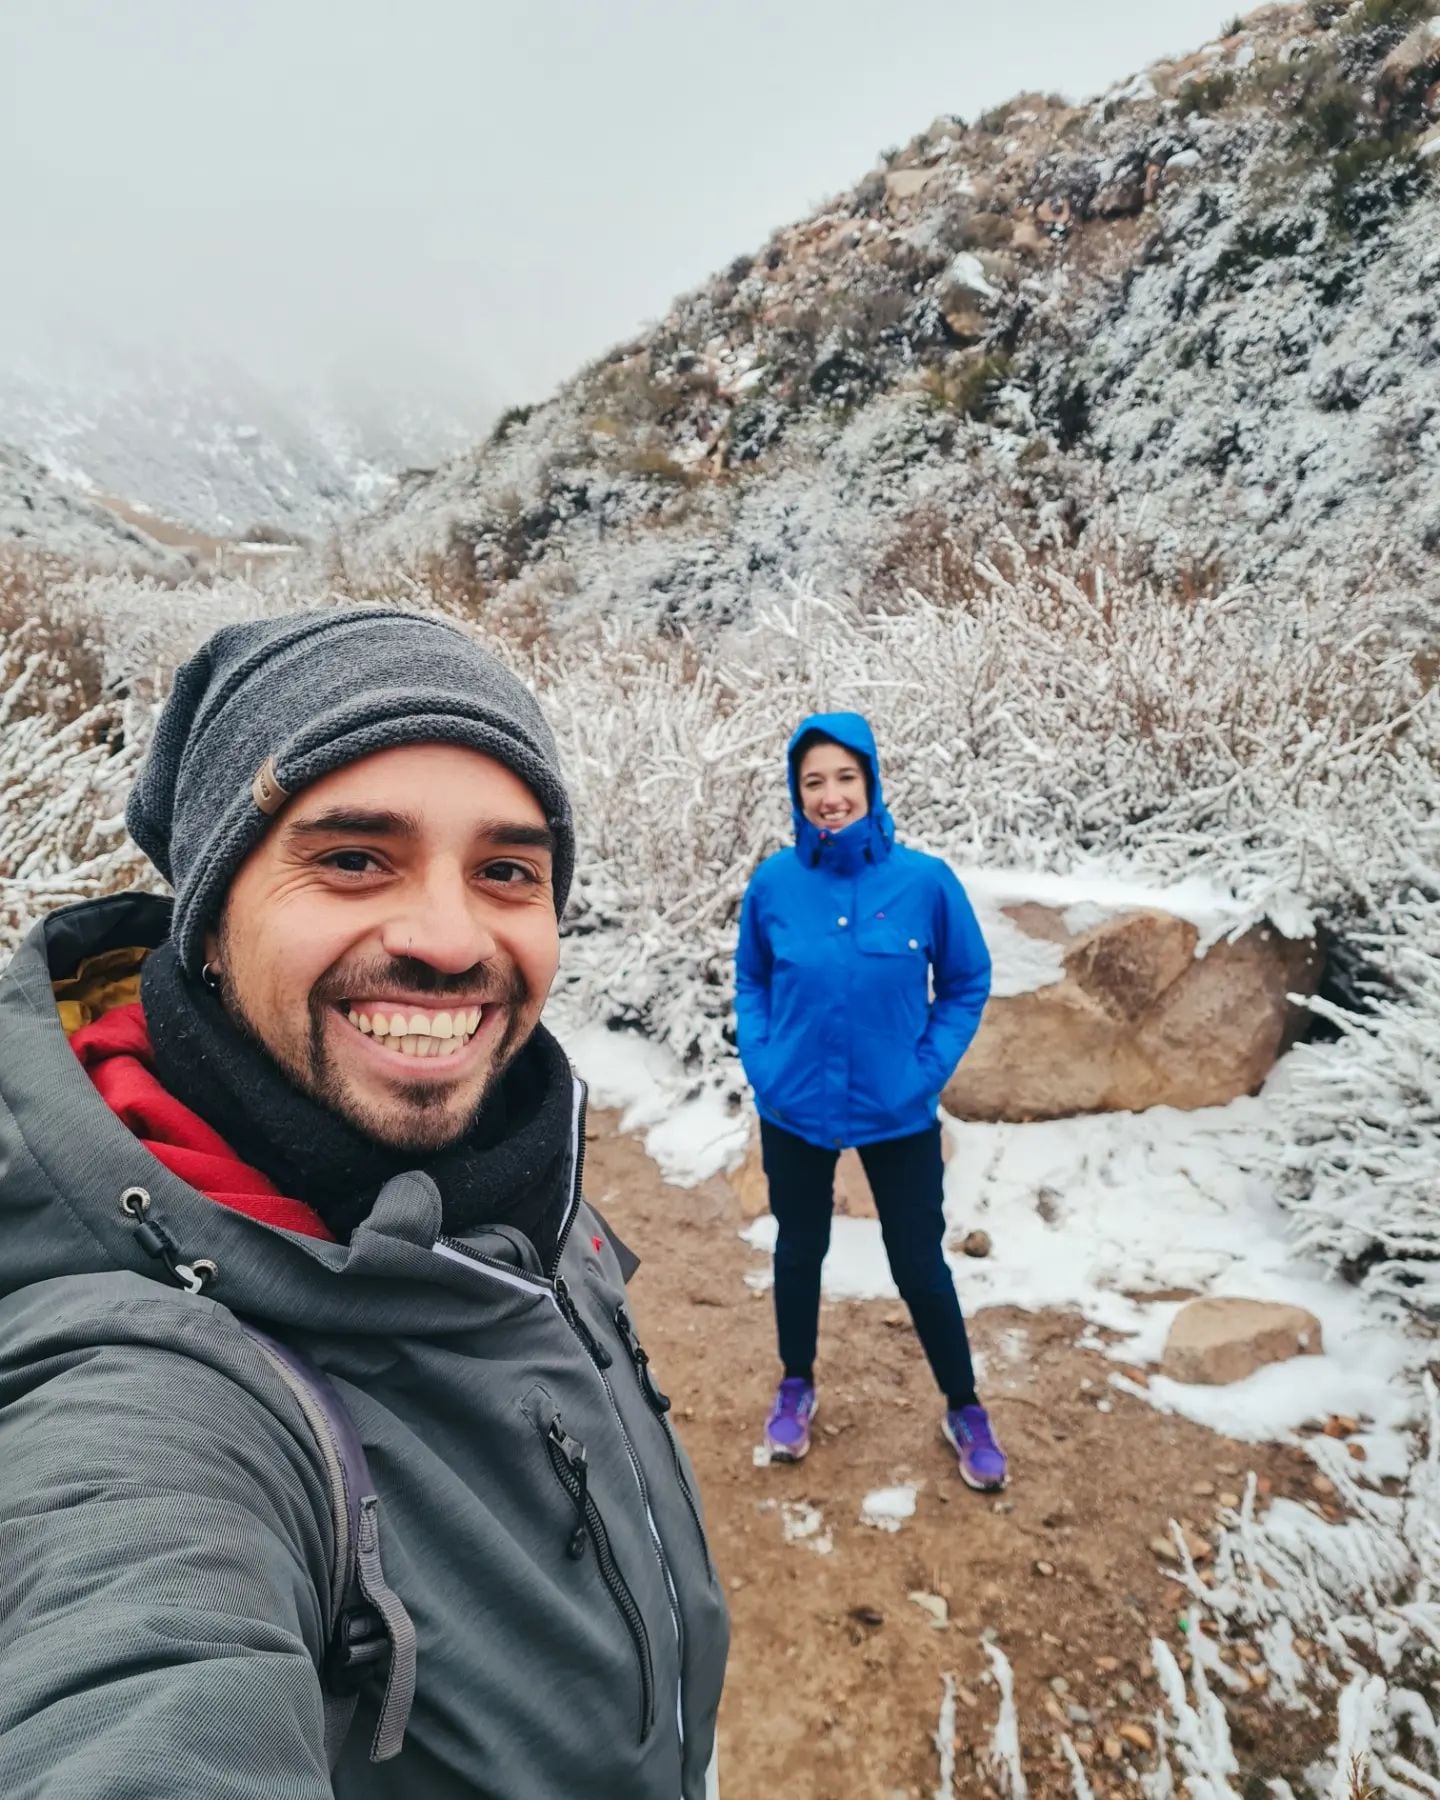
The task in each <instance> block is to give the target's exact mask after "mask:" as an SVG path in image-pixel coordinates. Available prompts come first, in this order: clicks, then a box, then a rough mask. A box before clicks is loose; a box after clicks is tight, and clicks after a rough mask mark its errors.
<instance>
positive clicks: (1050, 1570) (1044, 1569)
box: [1035, 1557, 1055, 1575]
mask: <svg viewBox="0 0 1440 1800" xmlns="http://www.w3.org/2000/svg"><path fill="white" fill-rule="evenodd" d="M1035 1573H1036V1574H1037V1575H1053V1574H1054V1573H1055V1565H1054V1563H1052V1562H1046V1561H1045V1559H1044V1558H1043V1557H1042V1558H1041V1559H1040V1561H1038V1562H1037V1563H1036V1564H1035Z"/></svg>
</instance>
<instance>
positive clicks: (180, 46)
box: [0, 0, 1225, 411]
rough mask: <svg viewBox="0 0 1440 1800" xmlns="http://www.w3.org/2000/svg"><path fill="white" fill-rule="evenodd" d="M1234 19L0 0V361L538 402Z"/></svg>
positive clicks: (817, 3)
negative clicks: (747, 259)
mask: <svg viewBox="0 0 1440 1800" xmlns="http://www.w3.org/2000/svg"><path fill="white" fill-rule="evenodd" d="M1224 3H1225V0H1097V3H1095V4H1092V5H1084V4H1077V3H1076V0H1003V3H1002V4H997V3H996V0H985V3H984V4H981V3H979V0H723V3H721V0H716V3H714V4H712V3H710V0H531V3H530V4H521V3H520V0H0V269H4V271H5V273H4V277H3V280H0V358H8V359H10V360H12V361H13V359H14V358H15V357H17V356H23V355H25V354H26V353H27V351H33V349H34V347H35V346H36V345H38V344H39V343H40V342H41V340H42V337H43V338H44V339H45V340H46V341H48V342H49V343H50V344H51V345H53V344H54V343H55V341H56V340H58V341H59V342H60V343H61V344H66V343H69V344H76V345H81V346H93V345H95V344H97V343H99V342H102V341H104V342H107V343H110V344H115V345H119V346H126V345H139V346H141V347H144V348H146V349H150V350H158V351H166V350H169V349H172V348H174V347H177V346H184V347H196V348H200V349H205V348H207V347H208V346H210V345H214V344H219V345H222V346H225V347H226V348H228V349H229V350H231V351H232V352H233V353H234V354H236V355H237V356H238V357H239V358H240V359H241V360H242V361H244V362H245V363H246V364H248V365H249V366H250V367H251V368H252V369H254V370H255V371H256V372H257V373H260V374H262V375H264V376H266V377H269V378H272V379H276V380H279V381H282V382H289V381H294V380H298V379H303V378H305V377H306V376H311V375H314V376H322V377H323V376H325V375H326V374H327V373H328V372H329V371H330V370H331V369H332V368H334V367H335V366H336V365H339V366H341V367H343V368H349V369H364V370H367V371H369V372H370V374H371V375H372V376H373V377H374V379H375V381H376V382H377V384H379V385H382V386H388V385H390V384H391V383H392V382H397V381H404V380H407V379H409V378H410V377H411V375H412V374H416V375H418V373H419V372H420V371H421V370H422V369H428V370H430V371H431V372H432V373H433V374H435V375H438V377H440V378H441V379H442V380H443V381H444V382H445V383H446V384H447V385H451V384H453V387H454V391H455V394H456V397H457V399H459V398H460V397H461V396H462V395H464V396H465V397H466V399H467V401H468V402H469V405H467V406H466V410H467V411H469V410H470V407H471V406H473V404H474V399H475V397H476V396H481V397H483V400H484V402H485V403H486V404H487V405H488V406H494V405H496V404H500V403H508V402H510V401H515V400H522V399H527V398H537V397H539V396H541V395H542V394H544V393H545V392H546V391H548V389H549V388H551V387H552V386H553V385H554V384H555V383H556V382H557V381H559V380H560V379H561V378H563V377H564V376H565V375H566V374H568V373H569V372H571V371H572V370H573V369H574V368H575V367H576V366H577V365H579V364H580V363H582V362H584V361H586V360H588V359H589V358H590V357H592V356H594V355H596V354H598V353H599V352H600V351H602V350H604V349H606V348H607V347H608V346H609V345H611V344H612V343H614V342H616V341H617V340H619V339H621V338H623V337H626V336H629V335H630V334H631V333H632V332H633V331H634V330H635V329H636V328H637V327H638V326H639V325H641V324H642V323H644V322H645V321H647V320H651V319H654V318H656V317H658V316H659V315H660V314H661V313H662V312H663V311H664V310H665V307H666V305H667V303H668V301H669V300H670V299H671V297H672V296H673V295H675V294H676V293H678V292H680V291H682V290H683V289H685V288H688V287H692V286H694V285H696V284H697V283H699V282H700V281H702V280H703V279H704V278H705V277H706V276H707V275H709V274H710V273H711V272H712V271H713V270H715V269H716V268H718V267H720V266H721V265H723V264H724V263H726V262H728V261H729V260H730V259H731V258H732V257H733V256H735V255H736V254H738V253H739V252H741V251H744V250H747V249H753V248H755V247H756V246H757V245H758V244H759V243H761V242H762V241H763V240H764V238H765V237H766V236H767V235H768V233H769V232H770V230H771V229H772V228H773V227H775V226H777V225H780V224H783V223H785V222H787V221H789V220H791V219H793V218H797V217H799V216H800V215H802V214H803V213H804V212H806V211H807V210H808V209H809V208H811V207H812V206H814V205H815V204H816V203H817V202H819V201H820V200H822V199H823V198H825V196H827V195H828V194H831V193H833V192H835V191H837V190H839V189H841V188H844V187H849V186H850V185H851V184H852V183H853V182H854V181H856V180H857V179H858V178H859V177H860V175H862V174H863V173H864V172H865V170H866V169H867V168H869V167H870V166H871V165H872V164H873V162H874V161H875V158H876V156H877V154H878V152H879V151H880V150H881V149H883V148H885V147H887V146H890V145H895V144H900V143H903V142H905V141H906V140H908V139H909V138H910V137H912V136H913V135H914V134H915V133H916V132H917V131H918V130H920V129H921V128H922V127H924V126H925V125H927V124H929V122H930V121H931V119H933V118H934V117H935V116H936V115H937V114H938V113H942V112H958V113H960V114H961V115H963V116H964V117H966V118H970V117H973V116H974V115H975V114H976V113H977V112H979V111H982V110H984V109H985V108H986V107H989V106H991V105H994V104H996V103H997V102H999V101H1001V100H1004V99H1007V98H1008V97H1009V96H1010V95H1011V94H1013V93H1015V92H1017V91H1018V90H1020V89H1022V88H1039V89H1044V90H1047V91H1048V90H1051V89H1058V90H1060V91H1061V92H1064V93H1066V94H1068V95H1070V96H1071V97H1076V98H1079V97H1084V96H1088V95H1090V94H1093V93H1095V92H1097V91H1098V90H1100V89H1102V88H1104V87H1106V86H1108V85H1109V83H1110V82H1111V81H1112V80H1114V79H1116V78H1118V77H1120V76H1123V75H1127V74H1129V73H1131V72H1132V71H1134V70H1135V69H1138V68H1140V67H1142V66H1143V65H1144V64H1146V63H1148V62H1150V61H1152V60H1153V59H1154V58H1155V57H1157V56H1159V55H1161V54H1164V53H1165V52H1167V51H1176V50H1179V51H1183V50H1188V49H1192V48H1195V47H1197V46H1198V45H1199V44H1201V43H1203V42H1205V41H1206V40H1207V39H1208V38H1210V37H1213V36H1214V35H1215V33H1216V32H1217V31H1218V30H1219V28H1220V26H1221V24H1222V22H1223V21H1222V19H1221V17H1220V14H1221V12H1222V11H1223V10H1224ZM45 353H46V354H49V353H50V352H48V351H47V352H45Z"/></svg>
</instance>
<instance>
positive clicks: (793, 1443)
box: [765, 1375, 820, 1462]
mask: <svg viewBox="0 0 1440 1800" xmlns="http://www.w3.org/2000/svg"><path fill="white" fill-rule="evenodd" d="M819 1404H820V1402H819V1401H818V1400H817V1399H816V1398H815V1385H814V1383H813V1382H809V1381H805V1380H802V1379H801V1377H800V1376H798V1375H795V1376H787V1378H786V1379H785V1380H784V1381H782V1382H781V1383H780V1387H779V1390H778V1391H777V1393H776V1395H775V1404H774V1406H772V1407H771V1409H770V1417H769V1418H768V1419H767V1420H766V1421H765V1443H766V1446H767V1447H768V1449H769V1451H770V1457H771V1460H772V1461H773V1462H799V1460H800V1458H801V1457H802V1456H804V1454H805V1452H806V1451H807V1450H808V1449H809V1448H810V1421H811V1420H812V1419H813V1418H814V1417H815V1413H816V1409H817V1408H818V1406H819Z"/></svg>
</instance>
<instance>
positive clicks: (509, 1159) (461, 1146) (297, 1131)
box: [140, 942, 573, 1266]
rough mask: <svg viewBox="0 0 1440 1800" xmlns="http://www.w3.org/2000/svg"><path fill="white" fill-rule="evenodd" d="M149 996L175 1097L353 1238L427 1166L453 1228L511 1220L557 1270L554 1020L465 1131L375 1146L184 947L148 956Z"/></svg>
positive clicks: (566, 1154) (558, 1062)
mask: <svg viewBox="0 0 1440 1800" xmlns="http://www.w3.org/2000/svg"><path fill="white" fill-rule="evenodd" d="M140 999H141V1003H142V1005H143V1007H144V1010H145V1022H146V1025H147V1026H148V1027H149V1032H150V1041H151V1044H152V1045H153V1047H154V1052H155V1068H156V1073H157V1074H158V1075H159V1077H160V1081H161V1083H162V1085H163V1086H164V1087H165V1089H166V1090H167V1092H169V1093H170V1094H173V1095H174V1097H175V1098H176V1099H177V1100H178V1101H180V1102H181V1104H182V1105H184V1106H188V1107H189V1108H190V1110H191V1111H192V1112H195V1113H198V1114H199V1115H200V1117H201V1118H202V1119H204V1121H205V1123H206V1124H207V1125H209V1126H211V1127H212V1128H213V1129H214V1130H215V1131H218V1132H219V1134H220V1136H221V1137H222V1138H224V1140H225V1142H226V1143H227V1144H228V1145H229V1146H230V1147H231V1149H232V1150H234V1152H235V1154H236V1155H237V1156H241V1157H243V1159H244V1161H245V1162H247V1163H249V1164H250V1165H251V1166H252V1167H253V1168H257V1169H259V1170H260V1172H261V1173H262V1174H263V1175H266V1176H268V1177H269V1179H270V1180H271V1181H273V1182H274V1183H275V1185H276V1186H277V1187H278V1188H279V1189H280V1191H281V1192H282V1193H284V1194H288V1195H289V1196H290V1197H291V1198H292V1199H296V1200H303V1201H305V1202H306V1203H307V1205H310V1206H313V1207H314V1209H315V1211H316V1212H318V1213H319V1215H320V1217H321V1218H322V1219H323V1220H324V1221H325V1223H326V1225H327V1226H329V1228H330V1230H331V1231H333V1232H334V1233H335V1235H336V1237H338V1238H340V1239H341V1240H342V1241H348V1240H349V1237H350V1234H351V1233H352V1232H353V1231H354V1229H355V1227H356V1226H357V1225H359V1224H360V1222H361V1221H362V1220H363V1219H364V1218H365V1217H366V1215H367V1214H368V1213H369V1211H370V1208H371V1206H372V1204H373V1203H374V1200H375V1196H376V1195H377V1194H378V1193H379V1191H380V1189H381V1188H382V1187H383V1186H384V1185H385V1183H386V1182H387V1181H389V1180H390V1179H391V1177H392V1176H395V1175H401V1174H404V1173H406V1172H407V1171H408V1170H412V1169H420V1170H421V1171H423V1173H425V1174H426V1175H429V1176H430V1177H431V1179H432V1180H433V1181H434V1182H435V1185H436V1186H437V1187H438V1188H439V1190H440V1197H441V1201H442V1204H443V1208H444V1222H445V1229H446V1230H447V1231H450V1232H464V1231H467V1230H470V1229H472V1228H474V1227H477V1226H485V1225H509V1226H513V1227H514V1228H515V1229H516V1230H519V1231H521V1232H523V1233H524V1234H525V1236H526V1237H528V1238H529V1239H530V1241H531V1242H532V1243H533V1244H534V1245H535V1248H536V1249H537V1250H538V1251H539V1253H540V1260H541V1262H542V1263H543V1264H545V1265H546V1266H548V1265H549V1262H550V1259H551V1256H552V1255H553V1253H554V1249H555V1245H556V1242H557V1239H558V1236H559V1231H560V1225H561V1221H562V1219H563V1217H564V1214H565V1207H566V1201H567V1199H568V1197H569V1193H568V1179H567V1177H568V1173H569V1167H570V1141H571V1095H572V1091H573V1078H572V1076H571V1071H570V1064H569V1061H568V1059H567V1058H566V1055H565V1052H564V1051H563V1050H562V1049H561V1048H560V1046H559V1044H558V1043H557V1042H556V1041H555V1039H554V1038H553V1037H551V1035H550V1033H549V1032H548V1031H546V1030H545V1028H544V1027H543V1026H539V1027H537V1028H536V1030H535V1032H534V1033H533V1035H532V1036H531V1038H530V1040H529V1042H528V1043H527V1044H526V1045H525V1047H524V1048H523V1049H522V1050H521V1052H520V1054H519V1055H518V1056H517V1057H516V1058H515V1060H514V1062H512V1063H511V1065H510V1067H509V1068H508V1069H507V1070H506V1071H505V1073H504V1074H503V1075H502V1076H501V1078H500V1081H499V1083H498V1084H497V1086H496V1087H495V1089H494V1090H493V1091H492V1092H491V1093H490V1094H489V1095H487V1097H486V1099H485V1103H484V1105H483V1106H482V1108H481V1110H480V1114H479V1116H478V1118H477V1119H476V1121H475V1123H474V1125H473V1126H472V1127H471V1129H470V1130H469V1131H468V1132H467V1133H466V1134H465V1136H464V1137H463V1138H461V1139H460V1140H459V1141H458V1142H457V1143H454V1144H451V1145H450V1146H449V1147H448V1148H446V1149H444V1150H437V1151H434V1152H432V1153H431V1154H429V1155H428V1156H427V1155H417V1154H415V1153H414V1152H408V1151H402V1150H393V1149H391V1148H390V1147H389V1146H388V1145H385V1144H379V1143H376V1142H375V1141H374V1140H373V1139H372V1138H368V1137H366V1136H365V1134H364V1133H363V1132H361V1131H359V1130H357V1129H356V1127H355V1126H353V1125H351V1124H350V1123H349V1122H348V1121H347V1120H345V1119H342V1118H341V1117H340V1116H339V1114H338V1113H334V1112H332V1111H331V1110H330V1109H329V1108H328V1107H325V1106H321V1105H320V1104H319V1103H318V1102H317V1101H315V1100H312V1099H310V1098H309V1096H308V1095H306V1094H303V1093H301V1091H300V1090H299V1088H297V1087H296V1086H295V1084H294V1083H293V1082H292V1081H291V1080H290V1078H289V1076H288V1075H286V1074H285V1073H284V1071H283V1070H282V1069H281V1068H280V1067H279V1066H278V1065H277V1064H276V1063H275V1062H274V1061H272V1060H271V1057H270V1055H269V1053H268V1052H267V1051H266V1050H265V1049H264V1048H263V1047H262V1046H261V1045H260V1044H259V1043H258V1042H257V1041H256V1040H255V1039H254V1038H253V1037H252V1036H251V1035H250V1034H249V1033H248V1032H247V1031H245V1030H243V1029H242V1028H241V1027H240V1026H239V1025H237V1024H236V1023H235V1021H234V1020H233V1019H232V1018H231V1017H230V1015H229V1013H228V1012H226V1010H225V1008H224V1006H223V1005H222V1004H221V1002H220V1000H219V998H218V996H217V995H215V994H213V993H211V992H210V991H209V990H208V989H207V988H205V987H203V986H202V985H201V984H200V983H198V982H195V981H192V980H191V979H190V978H189V976H187V975H186V974H185V973H184V971H183V970H182V969H181V967H180V961H179V958H178V956H177V955H176V953H175V948H174V945H173V944H171V943H168V942H167V943H164V944H162V945H161V946H160V947H159V948H158V949H156V950H153V951H151V953H150V955H149V956H147V957H146V959H145V966H144V970H143V972H142V974H141V981H140Z"/></svg>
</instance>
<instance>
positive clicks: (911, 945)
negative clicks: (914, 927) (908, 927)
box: [910, 938, 920, 950]
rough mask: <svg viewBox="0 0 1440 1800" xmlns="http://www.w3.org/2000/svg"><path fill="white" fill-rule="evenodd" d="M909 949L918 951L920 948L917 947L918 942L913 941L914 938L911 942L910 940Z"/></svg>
mask: <svg viewBox="0 0 1440 1800" xmlns="http://www.w3.org/2000/svg"><path fill="white" fill-rule="evenodd" d="M910 948H911V949H912V950H918V949H919V948H920V945H919V942H918V941H917V940H916V939H915V938H911V940H910Z"/></svg>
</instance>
